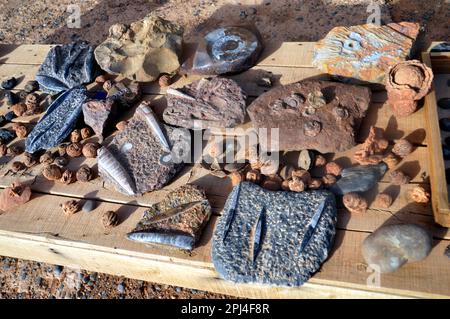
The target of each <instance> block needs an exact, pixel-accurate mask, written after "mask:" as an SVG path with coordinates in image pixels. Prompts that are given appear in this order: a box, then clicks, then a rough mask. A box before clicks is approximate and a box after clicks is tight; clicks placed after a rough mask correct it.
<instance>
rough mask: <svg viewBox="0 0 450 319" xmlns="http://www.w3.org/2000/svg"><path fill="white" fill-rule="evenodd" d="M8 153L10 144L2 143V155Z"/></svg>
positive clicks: (0, 148) (0, 152) (0, 153)
mask: <svg viewBox="0 0 450 319" xmlns="http://www.w3.org/2000/svg"><path fill="white" fill-rule="evenodd" d="M6 154H8V146H7V145H6V144H0V155H1V156H5V155H6Z"/></svg>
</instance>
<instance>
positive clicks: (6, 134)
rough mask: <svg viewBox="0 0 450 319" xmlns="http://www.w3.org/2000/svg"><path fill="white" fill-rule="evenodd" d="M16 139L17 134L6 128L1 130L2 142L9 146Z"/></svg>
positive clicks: (0, 138)
mask: <svg viewBox="0 0 450 319" xmlns="http://www.w3.org/2000/svg"><path fill="white" fill-rule="evenodd" d="M15 137H16V134H14V133H13V132H11V131H10V130H7V129H5V128H2V129H0V142H2V143H4V144H8V143H9V142H11V141H12V140H13V139H14V138H15Z"/></svg>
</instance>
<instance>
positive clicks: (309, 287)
mask: <svg viewBox="0 0 450 319" xmlns="http://www.w3.org/2000/svg"><path fill="white" fill-rule="evenodd" d="M50 47H51V46H48V45H20V46H13V45H1V46H0V79H1V78H4V77H8V76H13V75H14V76H16V77H19V78H21V79H22V81H21V82H20V84H19V85H18V87H17V89H20V88H22V87H23V86H24V83H25V82H26V81H27V80H30V79H33V78H34V76H35V73H36V71H37V69H38V67H39V64H40V63H41V62H42V61H43V59H44V58H45V56H46V54H47V52H48V50H49V48H50ZM312 47H313V43H283V44H282V45H273V46H268V47H266V49H265V51H264V55H263V57H262V59H261V60H260V63H259V64H258V65H257V66H256V67H254V68H253V69H251V70H249V71H247V72H244V73H242V74H239V75H235V76H233V78H234V79H236V80H237V81H238V82H239V83H240V84H241V85H242V86H243V87H244V89H245V90H246V91H247V93H248V94H249V96H250V97H251V98H254V97H256V96H258V95H259V94H261V93H262V92H263V91H264V90H266V89H264V88H261V87H258V86H257V85H255V78H256V76H257V75H258V74H259V73H260V72H263V71H264V70H265V71H269V72H272V74H273V75H274V77H275V78H276V79H278V80H277V82H276V85H279V84H280V83H281V84H287V83H291V82H294V81H298V80H301V79H304V78H309V77H319V78H327V76H326V75H323V74H321V73H320V72H319V71H318V70H316V69H315V68H313V67H312V66H311V58H312ZM192 79H193V77H182V78H180V79H178V81H177V82H176V83H175V84H174V86H180V85H182V84H183V83H187V82H189V81H192ZM144 92H145V96H144V98H145V99H148V100H151V101H153V104H154V105H155V106H156V108H157V109H158V110H159V111H161V110H162V109H163V107H164V103H165V99H164V96H163V94H164V89H160V88H159V87H158V86H157V85H154V84H149V85H146V86H145V88H144ZM385 99H386V94H385V92H375V94H374V99H373V103H372V105H371V107H370V111H369V113H368V115H367V118H366V119H365V120H364V122H363V125H362V128H361V131H360V134H359V137H358V139H359V140H360V141H362V140H364V138H365V137H366V136H367V133H368V130H369V128H370V126H371V125H376V126H379V127H382V128H385V129H386V134H387V137H388V138H389V139H390V140H392V141H394V140H397V139H399V138H402V137H405V136H407V137H408V139H410V140H411V141H413V142H414V143H415V144H416V146H417V147H416V149H415V151H414V152H413V153H412V154H411V155H410V156H408V157H407V158H406V159H405V160H403V161H402V163H400V164H399V167H401V169H402V170H403V171H405V173H407V174H409V175H410V176H411V177H413V179H412V182H411V184H409V185H405V186H402V187H396V186H392V185H390V184H389V180H388V178H387V177H385V178H383V180H382V181H380V182H379V183H378V187H377V188H376V189H374V190H372V191H371V192H369V193H368V194H367V199H368V200H369V201H372V200H373V198H374V197H375V195H376V194H377V192H380V191H386V192H389V193H390V194H391V195H393V196H394V197H395V201H394V203H393V205H392V206H391V207H390V209H388V210H380V209H375V208H373V207H372V206H371V207H370V208H369V210H368V211H367V213H366V214H364V215H351V214H349V213H348V212H347V211H346V210H344V209H341V210H339V216H338V225H337V227H338V231H337V236H336V240H335V244H334V249H333V252H332V253H331V255H330V258H329V259H328V260H327V262H326V263H325V264H324V265H323V267H322V269H321V270H320V271H319V272H318V273H317V274H316V275H315V276H314V277H313V278H311V280H310V281H309V282H308V283H306V284H305V285H304V286H302V287H300V288H282V287H281V288H280V287H267V286H260V285H248V284H246V285H244V284H234V283H230V282H226V281H224V280H222V279H220V278H219V277H218V275H217V273H216V272H215V270H214V267H213V265H212V262H211V257H210V245H211V236H212V233H213V230H214V225H215V223H216V222H217V219H218V218H219V215H220V212H221V209H222V207H223V205H224V201H225V199H226V197H227V195H228V193H229V191H230V190H231V185H230V183H229V181H228V180H227V179H220V178H217V177H213V176H211V175H208V172H207V171H205V170H204V169H202V168H201V167H198V166H191V167H187V168H186V169H185V170H184V171H183V172H182V173H181V174H180V175H179V176H178V177H177V179H176V180H175V181H173V182H172V183H171V184H170V185H168V186H167V187H165V188H164V189H162V190H160V191H156V192H152V193H148V194H145V195H144V196H143V197H140V198H136V199H134V198H129V197H126V196H123V195H121V194H119V193H117V192H115V191H112V190H109V189H106V188H104V187H103V185H102V183H101V181H100V179H98V178H97V179H95V180H94V181H92V182H90V183H87V184H81V183H75V184H72V185H69V186H67V185H61V184H55V183H53V182H49V181H46V180H44V179H43V178H42V177H41V176H39V170H38V169H37V170H33V171H31V172H29V173H30V174H29V175H25V176H11V175H10V174H7V175H6V176H2V177H0V188H5V187H6V186H8V185H9V184H10V183H11V182H12V181H13V180H15V179H18V178H19V179H22V180H27V181H29V182H30V183H32V189H33V191H34V193H35V195H34V197H33V199H32V200H31V201H30V202H29V203H27V204H25V205H23V206H21V207H18V208H16V209H14V210H11V211H9V212H7V213H4V214H2V215H0V255H5V256H12V257H17V258H23V259H31V260H37V261H41V262H49V263H53V264H59V265H65V266H71V267H80V268H82V269H87V270H89V271H98V272H105V273H110V274H115V275H121V276H126V277H130V278H136V279H141V280H148V281H153V282H159V283H163V284H171V285H178V286H183V287H188V288H193V289H200V290H208V291H213V292H217V293H224V294H229V295H234V296H241V297H250V298H312V297H316V298H407V297H449V296H450V271H449V266H450V260H449V259H448V258H447V257H445V256H444V250H445V248H446V247H447V246H448V245H449V244H450V233H449V232H448V231H447V229H444V228H440V227H438V226H437V225H435V224H434V222H433V215H432V210H431V206H430V205H425V206H423V205H418V204H413V203H410V201H409V200H408V199H407V192H408V190H409V189H411V188H412V187H414V186H415V185H416V184H421V183H422V184H425V186H428V185H427V184H428V179H427V176H428V171H429V167H428V161H427V158H428V157H427V154H428V147H427V145H426V140H425V130H424V129H423V128H424V127H425V123H424V110H423V109H422V110H419V111H418V112H416V113H414V114H413V115H411V116H410V117H408V118H406V119H402V120H396V119H395V117H393V115H392V112H391V110H390V109H389V107H388V106H387V105H384V101H385ZM5 111H7V107H6V106H5V105H2V106H0V114H3V113H4V112H5ZM37 119H38V117H36V116H35V117H30V118H21V119H18V121H22V122H27V123H34V122H36V121H37ZM29 125H32V124H29ZM12 143H23V141H14V142H12ZM354 151H355V149H353V150H350V151H348V152H345V153H340V154H335V155H333V154H331V155H330V158H334V159H336V160H337V161H338V162H341V163H342V164H344V165H346V166H347V165H349V164H350V163H351V158H352V156H351V155H352V153H353V152H354ZM82 162H83V160H81V159H80V160H77V161H72V162H71V164H70V165H72V168H75V167H77V166H79V165H81V164H82ZM86 162H87V163H88V164H89V165H92V166H93V165H95V160H94V161H92V160H90V161H88V160H86ZM8 165H9V164H8V163H6V164H5V165H4V167H3V168H2V169H1V170H0V174H1V175H3V174H4V173H5V172H6V171H7V169H8ZM2 172H3V173H2ZM187 182H191V183H194V184H198V185H201V186H203V187H204V188H205V189H206V191H207V194H208V198H209V199H210V201H211V203H212V206H213V208H214V209H213V211H214V216H213V217H212V219H211V221H210V223H209V224H208V226H207V228H206V230H205V232H204V234H203V236H202V238H201V241H200V243H199V245H198V247H197V248H196V249H195V250H193V251H192V252H191V253H185V252H182V251H180V250H175V249H168V248H165V247H158V246H145V245H141V244H138V243H134V242H131V241H128V240H126V239H125V234H126V233H127V232H128V231H130V230H131V229H133V228H134V226H135V224H136V223H137V221H138V220H139V219H140V217H141V215H142V213H143V211H144V209H145V206H148V205H150V204H152V203H155V202H158V201H160V200H161V199H162V198H163V197H164V196H165V194H167V192H168V191H169V190H170V189H174V188H175V187H177V186H179V185H182V184H184V183H187ZM71 198H75V199H80V198H85V199H86V198H90V199H95V200H96V201H98V204H99V206H98V208H97V209H96V210H95V211H93V212H91V213H84V212H81V213H78V214H75V215H73V216H71V217H70V218H67V217H65V216H64V215H63V214H62V212H61V209H60V207H59V205H60V204H61V203H62V202H64V201H66V200H68V199H71ZM107 210H115V211H118V212H119V216H120V219H121V220H122V223H121V224H120V225H119V226H118V227H116V228H114V229H113V230H111V231H110V232H106V233H105V231H104V230H103V228H102V226H101V224H100V221H99V219H100V216H101V214H102V212H104V211H107ZM399 221H401V222H413V223H417V224H421V225H423V226H425V227H427V228H428V229H429V230H430V231H431V232H432V234H433V237H434V244H435V247H434V248H433V250H432V252H431V254H430V256H428V257H427V258H426V259H425V260H424V261H422V262H418V263H412V264H408V265H406V266H404V267H402V268H401V269H400V270H399V271H398V272H396V273H394V274H386V275H382V276H381V278H380V279H381V281H380V286H379V287H375V286H374V285H370V284H369V285H368V284H367V282H368V279H369V281H370V277H369V276H370V275H373V273H370V272H368V270H367V265H366V264H365V262H364V259H363V257H362V255H361V243H362V241H363V240H364V239H365V238H366V237H367V236H368V235H369V234H370V233H371V232H373V231H374V230H375V229H377V228H378V227H379V226H381V225H383V224H391V223H396V222H399ZM372 277H373V276H372Z"/></svg>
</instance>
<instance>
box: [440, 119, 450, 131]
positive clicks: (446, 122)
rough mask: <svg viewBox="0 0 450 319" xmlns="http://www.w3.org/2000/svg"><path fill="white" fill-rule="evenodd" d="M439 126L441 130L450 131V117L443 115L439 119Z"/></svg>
mask: <svg viewBox="0 0 450 319" xmlns="http://www.w3.org/2000/svg"><path fill="white" fill-rule="evenodd" d="M439 127H440V128H441V130H443V131H446V132H450V118H448V117H444V118H442V119H440V120H439Z"/></svg>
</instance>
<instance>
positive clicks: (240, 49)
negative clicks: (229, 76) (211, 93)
mask: <svg viewBox="0 0 450 319" xmlns="http://www.w3.org/2000/svg"><path fill="white" fill-rule="evenodd" d="M261 50H262V44H261V40H260V35H259V32H258V31H257V30H256V29H255V28H250V27H244V26H239V27H219V28H217V29H214V30H212V31H210V32H208V33H207V34H206V35H205V36H204V37H203V38H202V39H201V41H200V43H199V44H198V46H197V50H196V51H195V53H194V55H192V57H191V58H190V59H188V60H187V61H186V62H185V63H184V64H183V66H182V69H183V71H184V72H188V73H197V74H210V75H214V74H224V73H231V72H233V73H235V72H242V71H244V70H246V69H248V68H251V67H252V66H253V65H254V64H255V63H256V61H257V59H258V57H259V54H260V53H261Z"/></svg>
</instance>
